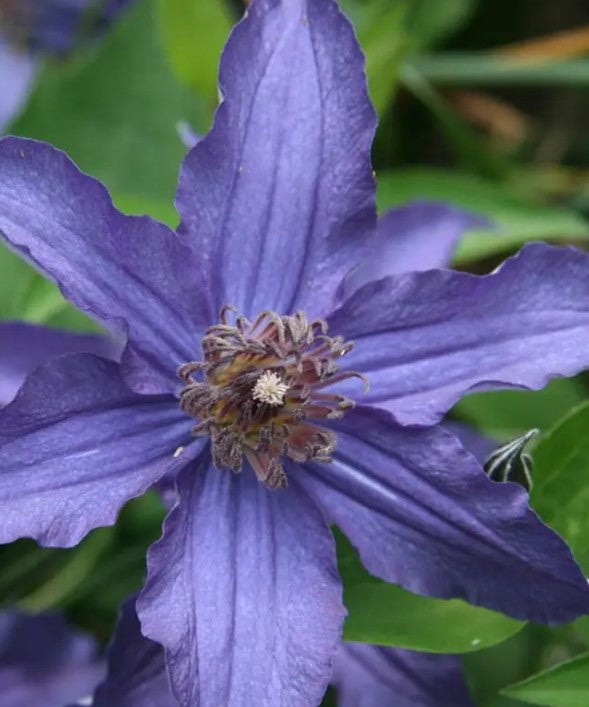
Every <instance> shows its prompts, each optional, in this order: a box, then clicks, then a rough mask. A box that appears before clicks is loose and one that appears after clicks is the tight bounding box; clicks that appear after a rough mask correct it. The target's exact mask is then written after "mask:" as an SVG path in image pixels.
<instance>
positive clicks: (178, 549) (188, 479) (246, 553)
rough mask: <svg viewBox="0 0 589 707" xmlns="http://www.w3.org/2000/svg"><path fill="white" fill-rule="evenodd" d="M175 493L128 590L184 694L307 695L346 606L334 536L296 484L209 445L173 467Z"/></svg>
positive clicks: (199, 697)
mask: <svg viewBox="0 0 589 707" xmlns="http://www.w3.org/2000/svg"><path fill="white" fill-rule="evenodd" d="M178 492H179V496H180V500H179V504H178V505H177V506H176V507H175V509H174V510H173V511H172V512H171V514H170V515H169V516H168V518H167V520H166V522H165V525H164V535H163V538H162V539H161V540H160V541H159V542H158V543H157V544H156V545H154V546H153V547H152V548H151V550H150V552H149V555H148V580H147V585H146V588H145V589H144V591H143V593H142V594H141V595H140V597H139V599H138V601H137V613H138V614H139V618H140V620H141V625H142V629H143V633H144V634H145V635H147V636H149V637H150V638H152V639H153V640H156V641H158V642H159V643H162V644H163V645H164V647H165V648H166V660H167V663H168V669H169V671H170V677H171V681H172V687H173V690H174V693H175V695H176V696H177V697H178V699H179V700H180V702H181V704H182V705H185V706H188V705H190V706H192V705H197V704H198V705H201V707H206V706H207V705H215V706H216V705H227V706H228V707H231V706H240V705H246V704H248V705H260V707H263V706H264V705H265V706H267V707H270V706H274V705H279V704H281V705H303V704H304V705H312V704H318V703H319V701H320V699H321V697H322V695H323V693H324V691H325V689H326V687H327V684H328V682H329V678H330V675H331V661H332V658H333V654H334V653H335V650H336V647H337V644H338V641H339V638H340V636H341V627H342V622H343V617H344V613H345V612H344V609H343V606H342V604H341V585H340V582H339V578H338V576H337V570H336V567H335V549H334V546H333V539H332V537H331V533H330V531H329V529H328V528H327V526H326V525H325V521H324V520H323V517H322V515H321V513H320V512H319V510H318V508H317V506H316V505H315V504H314V503H313V502H312V501H311V499H310V498H309V497H308V496H307V495H306V494H305V493H304V492H303V491H301V490H300V489H299V488H297V486H296V484H295V485H291V487H289V488H288V489H287V490H284V491H279V492H271V491H269V490H268V489H267V488H266V487H265V486H263V485H262V484H260V483H258V482H257V481H256V479H255V476H254V474H253V472H252V471H251V470H250V469H246V470H244V471H243V472H242V473H241V474H239V475H237V476H235V475H232V474H231V473H230V472H227V471H220V470H217V469H215V468H213V467H212V465H211V464H210V461H209V459H208V453H207V454H206V455H203V457H201V460H200V462H199V463H198V464H195V465H194V466H193V467H192V468H186V469H185V470H184V471H183V472H182V474H180V479H179V487H178Z"/></svg>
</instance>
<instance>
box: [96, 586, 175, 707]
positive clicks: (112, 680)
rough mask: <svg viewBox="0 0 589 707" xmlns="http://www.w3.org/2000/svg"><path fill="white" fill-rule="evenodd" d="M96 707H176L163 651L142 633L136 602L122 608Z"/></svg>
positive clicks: (129, 601)
mask: <svg viewBox="0 0 589 707" xmlns="http://www.w3.org/2000/svg"><path fill="white" fill-rule="evenodd" d="M92 705H93V707H113V706H116V707H175V706H176V705H178V702H177V701H176V700H175V699H174V697H173V696H172V693H171V691H170V686H169V683H168V675H167V673H166V665H165V661H164V649H163V648H162V646H160V644H159V643H155V642H154V641H150V640H149V638H145V636H143V635H142V633H141V626H140V625H139V619H138V618H137V614H136V613H135V600H134V599H129V600H128V601H126V602H125V604H124V605H123V608H122V610H121V614H120V616H119V621H118V623H117V628H116V631H115V636H114V639H113V642H112V645H111V646H110V648H109V651H108V675H107V677H106V680H105V681H104V682H103V683H101V684H100V685H99V686H98V688H97V689H96V692H95V693H94V702H93V703H92Z"/></svg>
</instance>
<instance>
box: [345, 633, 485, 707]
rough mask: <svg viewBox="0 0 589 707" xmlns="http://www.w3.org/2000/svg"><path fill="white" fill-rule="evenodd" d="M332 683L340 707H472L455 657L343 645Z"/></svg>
mask: <svg viewBox="0 0 589 707" xmlns="http://www.w3.org/2000/svg"><path fill="white" fill-rule="evenodd" d="M332 682H333V684H334V685H335V688H336V690H337V704H338V707H384V705H395V707H416V705H419V707H443V705H448V707H450V705H451V707H474V702H473V701H472V699H471V697H470V695H469V693H468V688H467V686H466V679H465V675H464V671H463V670H462V665H461V663H460V658H458V656H453V655H439V654H433V653H418V652H416V651H407V650H402V649H400V648H384V647H382V646H371V645H369V644H367V643H342V645H341V646H340V649H339V651H338V653H337V656H336V659H335V664H334V671H333V680H332Z"/></svg>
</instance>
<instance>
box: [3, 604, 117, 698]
mask: <svg viewBox="0 0 589 707" xmlns="http://www.w3.org/2000/svg"><path fill="white" fill-rule="evenodd" d="M103 675H104V667H103V665H102V661H100V660H98V658H97V647H96V645H95V644H94V641H93V640H92V639H91V638H89V637H87V636H84V635H83V634H81V633H79V632H77V631H73V630H71V629H70V628H69V627H68V626H67V624H66V623H65V621H64V619H63V618H62V617H61V616H60V615H58V614H39V615H37V616H26V615H24V614H17V613H14V612H2V613H0V707H15V706H16V705H26V707H63V705H64V704H68V703H70V702H75V701H76V700H78V699H81V698H85V697H88V696H90V695H92V692H93V690H94V688H95V686H96V684H97V683H98V682H99V681H100V680H101V679H102V676H103Z"/></svg>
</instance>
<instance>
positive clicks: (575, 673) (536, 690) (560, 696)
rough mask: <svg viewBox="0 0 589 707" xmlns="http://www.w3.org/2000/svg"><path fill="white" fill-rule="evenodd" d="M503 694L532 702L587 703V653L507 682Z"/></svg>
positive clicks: (576, 706) (567, 706)
mask: <svg viewBox="0 0 589 707" xmlns="http://www.w3.org/2000/svg"><path fill="white" fill-rule="evenodd" d="M502 693H503V694H504V695H507V696H509V697H515V698H516V699H518V700H522V701H523V702H528V703H530V704H533V705H548V706H549V707H550V706H551V707H587V705H589V653H584V654H583V655H579V656H577V657H576V658H573V659H572V660H569V661H567V662H566V663H561V664H560V665H556V666H555V667H553V668H550V669H549V670H545V671H544V672H541V673H538V674H537V675H533V676H532V677H531V678H528V679H527V680H524V681H523V682H519V683H517V684H515V685H510V686H509V687H507V688H505V689H504V690H503V691H502Z"/></svg>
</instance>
